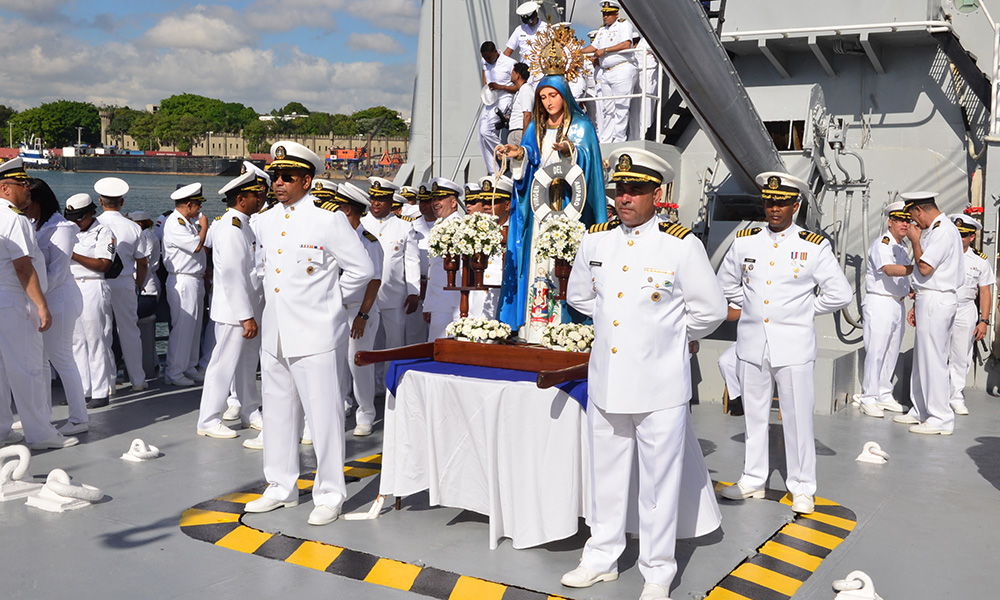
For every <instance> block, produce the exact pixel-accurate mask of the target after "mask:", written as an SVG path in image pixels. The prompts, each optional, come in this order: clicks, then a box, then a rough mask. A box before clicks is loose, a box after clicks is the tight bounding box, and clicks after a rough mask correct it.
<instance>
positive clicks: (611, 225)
mask: <svg viewBox="0 0 1000 600" xmlns="http://www.w3.org/2000/svg"><path fill="white" fill-rule="evenodd" d="M621 224H622V222H621V221H619V220H617V219H615V220H614V221H608V222H607V223H598V224H597V225H591V226H590V229H589V230H587V231H588V233H598V232H601V231H611V230H612V229H615V228H616V227H618V226H619V225H621Z"/></svg>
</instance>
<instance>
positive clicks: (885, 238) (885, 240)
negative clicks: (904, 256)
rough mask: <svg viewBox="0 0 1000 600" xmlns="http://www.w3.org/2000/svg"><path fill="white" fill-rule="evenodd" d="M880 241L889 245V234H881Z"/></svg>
mask: <svg viewBox="0 0 1000 600" xmlns="http://www.w3.org/2000/svg"><path fill="white" fill-rule="evenodd" d="M882 243H883V244H885V245H886V246H888V245H889V236H887V235H884V236H882Z"/></svg>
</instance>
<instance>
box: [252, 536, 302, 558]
mask: <svg viewBox="0 0 1000 600" xmlns="http://www.w3.org/2000/svg"><path fill="white" fill-rule="evenodd" d="M301 546H302V543H301V542H300V541H299V540H296V539H294V538H290V537H285V536H283V535H275V536H271V539H269V540H267V541H266V542H264V543H263V544H261V545H260V547H259V548H257V549H256V550H254V552H253V553H254V554H255V555H256V556H263V557H264V558H273V559H274V560H281V561H285V560H288V558H289V557H290V556H291V555H292V554H294V553H295V551H296V550H298V549H299V547H301Z"/></svg>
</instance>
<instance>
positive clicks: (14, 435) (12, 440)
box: [0, 429, 24, 448]
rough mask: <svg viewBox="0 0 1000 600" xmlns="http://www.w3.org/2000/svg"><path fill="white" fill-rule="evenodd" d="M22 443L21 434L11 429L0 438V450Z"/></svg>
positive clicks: (22, 437)
mask: <svg viewBox="0 0 1000 600" xmlns="http://www.w3.org/2000/svg"><path fill="white" fill-rule="evenodd" d="M22 441H24V436H23V435H21V432H20V431H14V430H13V429H12V430H10V431H8V432H7V435H5V436H3V437H0V448H3V447H4V446H7V445H9V444H20V443H21V442H22Z"/></svg>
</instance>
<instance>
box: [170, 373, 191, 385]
mask: <svg viewBox="0 0 1000 600" xmlns="http://www.w3.org/2000/svg"><path fill="white" fill-rule="evenodd" d="M164 381H166V382H167V385H176V386H177V387H191V386H192V385H194V382H193V381H191V380H190V379H188V378H187V377H184V376H183V375H181V376H180V377H178V378H177V379H165V380H164Z"/></svg>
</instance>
